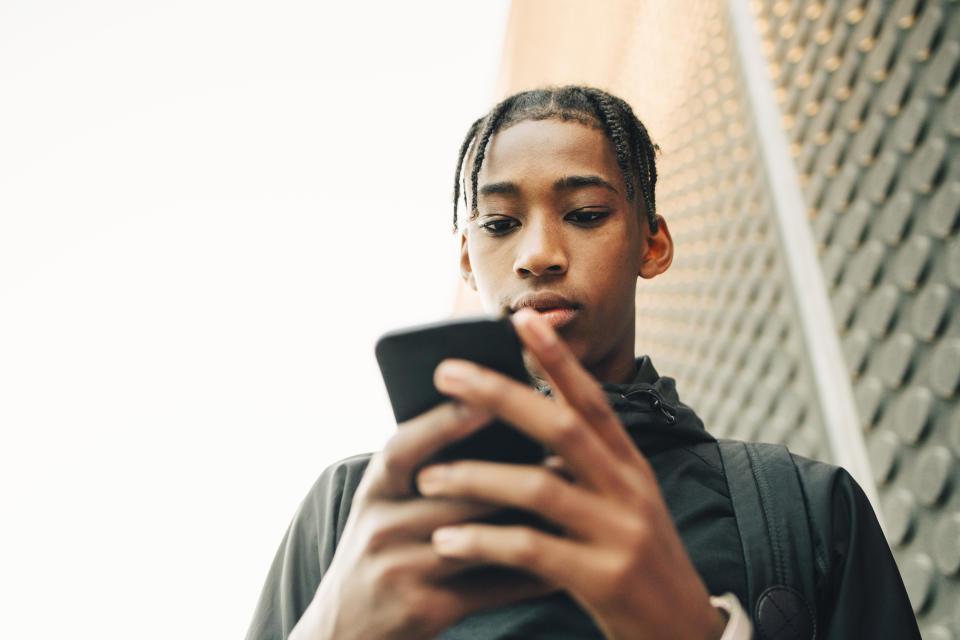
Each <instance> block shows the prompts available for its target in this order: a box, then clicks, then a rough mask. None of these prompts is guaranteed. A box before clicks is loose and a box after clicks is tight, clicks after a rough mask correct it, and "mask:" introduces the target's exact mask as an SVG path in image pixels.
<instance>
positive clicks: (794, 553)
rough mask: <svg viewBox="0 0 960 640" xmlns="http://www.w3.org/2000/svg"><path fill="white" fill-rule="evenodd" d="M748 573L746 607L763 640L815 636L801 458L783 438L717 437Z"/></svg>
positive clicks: (810, 545)
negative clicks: (769, 440)
mask: <svg viewBox="0 0 960 640" xmlns="http://www.w3.org/2000/svg"><path fill="white" fill-rule="evenodd" d="M717 442H718V444H719V448H720V457H721V459H722V461H723V468H724V472H725V474H726V477H727V486H728V487H729V489H730V501H731V503H732V504H733V511H734V515H735V517H736V520H737V529H738V530H739V532H740V543H741V544H742V546H743V559H744V564H745V565H746V573H747V592H748V594H749V601H748V602H747V603H744V605H745V606H744V608H745V609H746V610H747V612H748V613H749V614H750V617H751V619H752V620H753V624H754V634H755V637H757V638H761V639H763V640H813V638H815V637H816V619H817V618H816V609H815V607H816V602H817V600H816V595H815V592H814V553H813V543H812V540H811V537H810V528H809V518H808V516H807V508H806V501H805V500H804V495H803V490H802V489H801V487H800V479H799V476H798V473H797V467H796V464H795V463H794V461H793V457H792V455H791V454H790V452H789V451H788V450H787V448H786V447H785V446H783V445H778V444H765V443H756V442H740V441H737V440H718V441H717Z"/></svg>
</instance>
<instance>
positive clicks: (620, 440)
mask: <svg viewBox="0 0 960 640" xmlns="http://www.w3.org/2000/svg"><path fill="white" fill-rule="evenodd" d="M513 324H514V326H515V327H516V329H517V334H518V335H519V336H520V339H521V340H522V341H523V343H524V345H525V346H526V347H527V350H528V351H529V352H530V354H531V355H532V356H533V357H534V359H535V360H536V361H537V364H538V365H539V369H540V371H541V372H542V373H544V374H546V375H547V377H548V378H549V380H550V384H551V387H552V389H553V390H554V393H555V394H556V395H558V396H559V397H561V398H562V399H563V400H564V401H565V402H566V403H568V404H569V405H570V406H571V407H573V408H574V409H575V410H576V411H577V413H579V414H580V415H581V416H583V419H584V420H585V421H586V422H587V423H588V424H590V425H591V426H592V427H593V428H594V429H595V430H596V432H597V433H598V434H599V435H600V437H601V438H602V439H603V441H604V442H606V443H607V445H609V446H610V448H611V449H612V450H613V451H614V453H617V454H621V457H623V458H625V459H626V458H629V457H630V455H629V454H631V453H632V452H633V451H635V450H636V446H635V445H634V444H633V441H632V440H631V439H630V436H628V435H627V432H626V430H625V429H624V428H623V425H622V424H621V423H620V420H619V419H618V418H617V415H616V413H614V411H613V409H612V408H611V407H610V403H609V401H608V400H607V396H606V394H604V392H603V389H602V388H601V387H600V384H599V383H598V382H597V381H596V380H595V379H594V377H593V376H591V375H590V374H589V373H588V372H587V371H586V370H585V369H584V368H583V366H582V365H581V364H580V362H579V360H577V357H576V356H575V355H574V354H573V352H572V351H570V348H569V347H568V346H567V345H566V343H565V342H564V341H563V340H561V339H560V338H559V337H558V336H557V333H556V332H555V331H554V330H553V327H551V326H550V325H549V324H547V323H546V322H544V321H543V319H542V318H540V316H539V315H538V314H537V312H535V311H532V310H530V309H522V310H521V311H519V312H517V313H516V314H514V316H513Z"/></svg>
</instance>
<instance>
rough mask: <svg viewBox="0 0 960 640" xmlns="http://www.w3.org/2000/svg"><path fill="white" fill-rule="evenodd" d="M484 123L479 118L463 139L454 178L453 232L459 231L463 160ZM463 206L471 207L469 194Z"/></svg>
mask: <svg viewBox="0 0 960 640" xmlns="http://www.w3.org/2000/svg"><path fill="white" fill-rule="evenodd" d="M481 122H483V118H477V119H476V120H474V122H473V124H472V125H470V129H469V130H468V131H467V135H466V137H465V138H464V139H463V143H461V145H460V153H459V154H457V173H456V175H454V177H453V230H454V231H456V230H457V204H458V202H457V201H458V200H459V199H460V173H461V171H462V170H463V158H464V156H466V155H467V150H468V149H469V148H470V143H471V142H473V138H474V136H476V135H477V129H479V128H480V123H481ZM463 204H464V206H469V205H468V204H467V194H466V193H464V194H463Z"/></svg>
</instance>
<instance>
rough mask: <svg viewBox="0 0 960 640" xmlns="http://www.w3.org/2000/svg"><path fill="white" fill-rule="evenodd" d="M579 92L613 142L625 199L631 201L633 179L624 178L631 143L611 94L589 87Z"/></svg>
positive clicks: (626, 172) (627, 170)
mask: <svg viewBox="0 0 960 640" xmlns="http://www.w3.org/2000/svg"><path fill="white" fill-rule="evenodd" d="M580 92H581V93H582V94H583V95H584V96H585V97H586V98H587V100H589V101H590V102H591V103H592V104H593V106H594V108H596V110H597V112H598V113H599V114H600V118H601V121H602V122H603V128H604V129H606V133H607V135H608V136H609V137H610V141H611V142H613V150H614V151H615V152H616V154H617V165H618V166H619V167H620V172H621V173H622V174H623V175H624V176H625V177H624V182H625V183H626V185H627V201H628V202H633V196H634V186H633V180H628V179H627V178H626V176H629V175H630V173H631V171H630V169H631V167H630V152H631V151H632V149H631V146H632V145H630V141H629V139H628V137H627V132H626V131H624V130H623V124H622V123H621V122H620V118H619V117H618V116H617V112H616V110H615V107H614V105H613V101H612V100H611V98H612V97H613V96H610V95H609V94H606V93H602V92H600V91H597V90H596V89H591V88H589V87H582V88H580Z"/></svg>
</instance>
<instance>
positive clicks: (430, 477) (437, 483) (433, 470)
mask: <svg viewBox="0 0 960 640" xmlns="http://www.w3.org/2000/svg"><path fill="white" fill-rule="evenodd" d="M446 476H447V467H446V465H442V464H433V465H430V466H429V467H424V468H423V469H421V470H420V473H418V474H417V488H418V489H419V490H420V493H422V494H424V495H427V494H429V493H434V492H436V491H439V490H440V488H441V487H442V486H443V481H444V478H446Z"/></svg>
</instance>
